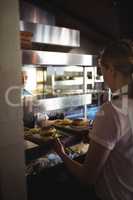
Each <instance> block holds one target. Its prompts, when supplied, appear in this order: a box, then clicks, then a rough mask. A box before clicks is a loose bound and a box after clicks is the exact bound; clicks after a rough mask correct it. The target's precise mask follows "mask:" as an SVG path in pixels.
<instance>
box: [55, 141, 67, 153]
mask: <svg viewBox="0 0 133 200" xmlns="http://www.w3.org/2000/svg"><path fill="white" fill-rule="evenodd" d="M54 150H55V151H56V153H57V154H58V155H59V156H60V157H62V156H63V155H64V154H66V152H65V149H64V146H63V144H62V143H61V141H60V139H59V138H57V139H55V140H54Z"/></svg>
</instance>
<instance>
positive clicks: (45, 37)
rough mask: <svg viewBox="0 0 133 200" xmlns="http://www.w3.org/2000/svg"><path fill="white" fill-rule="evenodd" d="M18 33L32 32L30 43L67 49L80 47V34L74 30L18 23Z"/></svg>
mask: <svg viewBox="0 0 133 200" xmlns="http://www.w3.org/2000/svg"><path fill="white" fill-rule="evenodd" d="M20 31H29V32H32V33H33V37H32V42H38V43H45V44H51V45H63V46H69V47H79V46H80V32H79V31H78V30H74V29H68V28H64V27H57V26H51V25H44V24H38V23H31V22H24V21H20Z"/></svg>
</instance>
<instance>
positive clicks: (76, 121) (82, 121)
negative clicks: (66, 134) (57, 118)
mask: <svg viewBox="0 0 133 200" xmlns="http://www.w3.org/2000/svg"><path fill="white" fill-rule="evenodd" d="M88 123H89V122H88V120H87V119H74V120H73V122H72V124H71V125H72V126H88Z"/></svg>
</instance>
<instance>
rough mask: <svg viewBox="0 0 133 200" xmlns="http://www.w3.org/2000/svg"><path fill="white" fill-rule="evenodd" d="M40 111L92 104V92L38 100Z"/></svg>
mask: <svg viewBox="0 0 133 200" xmlns="http://www.w3.org/2000/svg"><path fill="white" fill-rule="evenodd" d="M36 103H37V106H38V111H39V112H46V111H54V110H59V109H64V108H69V107H77V106H81V105H86V104H91V103H92V95H91V94H81V95H70V96H65V97H56V98H48V99H40V100H37V102H36Z"/></svg>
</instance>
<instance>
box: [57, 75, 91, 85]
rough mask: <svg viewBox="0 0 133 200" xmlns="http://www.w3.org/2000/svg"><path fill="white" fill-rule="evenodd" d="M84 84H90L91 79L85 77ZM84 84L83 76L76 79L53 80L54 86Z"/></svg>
mask: <svg viewBox="0 0 133 200" xmlns="http://www.w3.org/2000/svg"><path fill="white" fill-rule="evenodd" d="M85 81H86V82H85V84H86V85H87V84H92V83H93V82H92V80H91V79H86V80H85ZM83 84H84V78H83V77H82V78H80V79H78V80H64V81H55V87H57V86H65V85H66V86H67V85H69V86H72V85H83Z"/></svg>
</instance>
